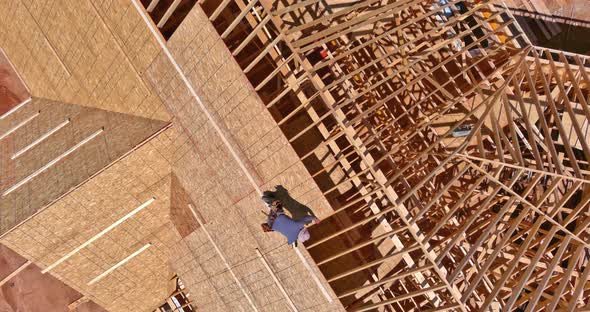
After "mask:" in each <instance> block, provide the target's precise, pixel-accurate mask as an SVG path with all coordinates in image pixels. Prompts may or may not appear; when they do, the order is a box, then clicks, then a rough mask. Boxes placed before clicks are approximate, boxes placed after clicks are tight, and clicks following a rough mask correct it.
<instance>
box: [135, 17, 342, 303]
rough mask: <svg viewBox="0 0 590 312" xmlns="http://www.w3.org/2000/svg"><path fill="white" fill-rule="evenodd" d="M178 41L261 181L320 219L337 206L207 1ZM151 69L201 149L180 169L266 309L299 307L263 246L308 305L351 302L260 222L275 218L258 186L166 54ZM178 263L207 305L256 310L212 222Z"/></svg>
mask: <svg viewBox="0 0 590 312" xmlns="http://www.w3.org/2000/svg"><path fill="white" fill-rule="evenodd" d="M168 45H169V47H170V50H171V52H172V53H173V55H174V57H175V58H176V60H177V61H178V63H179V65H180V66H181V68H182V69H183V71H184V73H185V74H186V76H187V77H188V79H189V80H190V82H191V84H192V85H193V86H194V87H195V89H196V91H197V93H198V95H199V96H200V98H201V100H202V101H203V104H204V106H205V107H206V108H207V109H208V110H209V111H210V112H211V113H212V114H213V120H214V122H215V123H216V124H218V125H219V126H220V128H221V131H222V132H223V134H224V136H225V138H226V139H227V140H228V141H229V143H230V144H231V145H232V146H233V147H234V148H235V150H236V153H237V154H238V155H239V157H240V158H241V161H242V162H243V163H244V165H245V166H246V167H247V168H248V170H249V172H250V173H251V174H252V175H253V177H254V180H255V181H256V183H257V184H258V185H260V186H261V188H263V189H270V188H273V187H274V186H275V185H283V186H284V187H285V188H286V189H288V190H289V192H290V194H291V196H293V197H294V198H296V199H297V200H299V201H300V202H302V203H304V204H307V205H309V206H310V207H312V209H313V210H314V211H315V212H316V214H318V215H319V216H320V217H321V216H322V215H324V214H327V213H328V212H329V211H330V210H331V208H329V206H328V203H327V202H326V200H325V198H324V197H323V196H322V195H321V192H320V191H319V189H318V188H317V185H316V184H315V183H314V181H313V180H311V179H310V176H309V173H308V172H307V171H306V169H305V167H304V166H303V164H302V163H301V161H300V160H299V158H298V156H297V155H296V153H295V152H294V150H293V149H292V148H291V146H290V145H289V143H288V141H287V139H286V138H285V136H284V135H283V134H282V133H281V130H280V129H279V128H278V127H277V125H276V122H275V121H274V120H273V119H272V117H271V115H270V114H269V113H268V111H267V110H266V108H265V106H264V104H263V103H262V102H261V101H260V99H259V98H258V96H257V95H256V93H255V92H254V90H253V88H252V86H251V84H250V83H249V82H248V80H247V79H246V77H245V76H244V75H243V73H242V71H241V69H240V67H239V66H238V64H237V63H236V62H235V60H234V59H233V58H232V57H231V55H230V53H229V51H228V50H227V48H226V46H225V44H224V43H223V42H222V41H221V40H220V38H219V35H218V34H217V33H216V31H215V30H214V29H213V27H212V26H211V24H210V23H209V22H208V19H207V17H206V16H205V14H204V13H203V11H202V10H201V8H200V7H199V6H195V7H194V8H193V9H192V11H191V12H190V13H189V15H188V16H187V18H186V19H185V20H184V21H183V23H182V24H181V26H180V27H179V28H178V29H177V31H176V32H175V34H174V35H173V36H172V38H171V40H170V41H169V42H168ZM146 76H147V78H148V80H149V81H150V83H151V85H152V86H153V88H154V90H156V91H157V92H158V94H159V95H160V97H161V98H162V100H163V101H164V103H165V104H166V106H167V107H168V108H169V110H170V111H171V112H172V113H173V115H174V116H175V117H176V120H177V121H178V122H179V123H180V124H181V125H182V126H183V128H184V129H185V131H186V133H187V134H188V136H189V138H190V141H191V143H192V144H193V147H194V149H189V150H188V152H187V153H186V154H185V155H184V156H183V157H182V158H180V159H179V160H178V162H177V163H176V164H175V166H174V169H173V171H174V172H175V174H176V175H177V176H178V179H179V181H180V183H181V184H182V187H183V188H184V189H185V190H186V192H187V193H188V194H189V196H190V197H191V199H192V202H193V203H194V206H195V208H196V210H198V212H199V213H200V214H201V215H202V216H203V218H204V219H205V221H206V225H205V227H206V229H207V230H208V231H209V233H210V234H211V236H212V238H213V241H214V242H215V243H216V244H218V246H219V248H220V250H221V252H222V253H223V254H224V256H225V258H226V259H227V261H228V264H229V265H230V266H231V267H232V270H233V271H234V272H235V274H236V276H237V278H238V279H239V280H240V282H241V284H242V286H243V288H244V291H245V292H246V293H247V294H248V295H249V296H250V297H251V298H252V300H253V302H254V305H255V306H256V307H257V308H258V309H260V310H261V311H286V310H288V309H290V308H289V307H288V305H287V301H286V300H285V299H284V296H283V295H282V293H281V292H280V290H279V288H278V287H277V285H276V284H275V283H274V282H273V280H272V277H271V275H270V274H269V273H268V271H266V269H265V268H264V266H263V263H262V262H261V260H260V259H259V258H258V256H257V254H256V252H255V248H259V249H260V250H261V251H262V252H263V254H265V256H266V257H267V259H268V260H269V262H270V265H271V267H272V268H273V270H274V271H275V272H276V274H277V277H278V279H279V280H280V281H281V283H282V284H283V285H284V287H285V288H286V291H287V293H288V294H289V296H290V297H291V298H292V299H293V301H294V302H295V305H296V306H297V307H298V308H299V309H301V310H305V309H313V310H314V311H337V310H339V309H342V307H341V306H339V303H338V301H337V300H335V301H334V304H329V303H328V302H327V301H326V299H325V298H324V297H323V296H322V294H321V292H320V291H319V290H318V288H317V286H316V284H315V283H314V281H313V279H312V277H311V276H310V274H309V272H308V271H307V270H306V269H305V267H304V266H303V264H302V263H301V261H300V260H299V259H298V257H297V256H296V254H295V252H294V251H293V250H292V248H291V247H289V246H287V245H286V241H285V239H284V237H281V236H280V235H278V234H274V233H273V234H267V233H263V232H262V231H261V230H260V223H262V222H264V220H265V216H264V215H263V214H262V213H261V211H260V210H262V209H263V206H262V202H261V201H260V199H259V198H258V194H257V193H256V192H255V190H254V188H253V186H252V184H251V182H250V181H249V179H248V178H247V177H246V175H245V174H244V173H243V170H242V169H241V168H240V166H239V164H238V162H236V160H235V159H234V157H233V156H232V155H231V153H230V151H229V150H228V148H227V146H226V145H225V144H224V143H223V141H222V139H221V137H220V136H219V134H218V133H217V132H216V131H215V129H214V128H213V127H212V125H211V122H210V121H209V120H208V119H207V118H206V116H205V115H204V114H203V112H202V110H201V108H200V107H199V106H198V104H197V103H196V102H195V99H194V98H192V97H191V95H190V93H189V91H188V89H187V87H186V86H185V85H184V84H183V83H182V81H181V78H180V76H179V75H178V74H177V73H176V72H175V70H174V69H173V67H172V65H171V63H170V62H169V60H168V59H167V58H166V57H165V55H163V54H160V55H159V56H158V57H157V58H156V59H155V61H154V63H153V64H152V66H151V67H150V68H149V69H148V70H147V75H146ZM171 261H172V263H173V267H174V268H175V270H176V271H177V272H178V273H179V276H180V277H181V279H182V280H183V281H184V283H185V285H186V286H187V288H188V289H189V292H190V293H191V294H193V301H194V303H195V305H196V306H198V307H199V308H201V309H203V310H205V311H233V310H238V309H239V307H241V308H242V309H246V310H248V309H251V307H250V304H249V302H248V300H247V299H246V297H245V296H244V295H243V293H242V290H241V289H240V287H238V285H237V283H236V281H235V280H234V279H233V277H232V276H231V274H229V272H228V270H227V267H226V266H225V265H224V263H223V261H221V257H220V256H219V255H218V254H217V253H216V252H215V251H214V248H213V245H212V244H211V242H210V241H209V240H208V239H207V238H206V236H205V234H204V231H203V230H202V229H200V228H199V229H197V230H196V231H195V232H193V233H191V234H189V235H188V236H186V237H185V238H184V239H183V240H182V241H181V243H180V246H179V248H178V249H177V252H176V254H175V256H174V257H172V259H171ZM309 261H310V262H311V260H309ZM317 274H318V275H319V273H317Z"/></svg>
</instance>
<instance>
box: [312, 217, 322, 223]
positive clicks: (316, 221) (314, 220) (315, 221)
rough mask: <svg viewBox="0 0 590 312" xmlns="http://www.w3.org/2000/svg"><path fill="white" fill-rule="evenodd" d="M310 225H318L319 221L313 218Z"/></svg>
mask: <svg viewBox="0 0 590 312" xmlns="http://www.w3.org/2000/svg"><path fill="white" fill-rule="evenodd" d="M311 223H313V224H320V219H318V218H313V221H311Z"/></svg>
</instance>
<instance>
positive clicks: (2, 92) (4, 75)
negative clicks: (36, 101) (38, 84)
mask: <svg viewBox="0 0 590 312" xmlns="http://www.w3.org/2000/svg"><path fill="white" fill-rule="evenodd" d="M28 97H29V93H28V92H27V89H26V87H25V86H24V84H23V83H22V81H21V80H20V78H19V77H18V75H17V74H16V72H15V71H14V69H13V68H12V65H10V63H9V62H8V59H7V58H6V55H5V54H4V52H3V51H2V50H0V115H1V114H3V113H5V112H7V111H9V110H10V109H11V108H12V107H14V106H16V105H18V104H19V103H21V102H22V101H24V100H25V99H27V98H28Z"/></svg>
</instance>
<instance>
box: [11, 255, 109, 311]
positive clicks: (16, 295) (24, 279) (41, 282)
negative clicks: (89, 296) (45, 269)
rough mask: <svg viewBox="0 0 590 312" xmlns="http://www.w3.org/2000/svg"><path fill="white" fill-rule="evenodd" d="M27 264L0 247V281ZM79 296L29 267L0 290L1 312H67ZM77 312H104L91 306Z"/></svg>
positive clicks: (34, 268)
mask: <svg viewBox="0 0 590 312" xmlns="http://www.w3.org/2000/svg"><path fill="white" fill-rule="evenodd" d="M25 262H26V260H25V259H24V258H23V257H21V256H20V255H18V254H17V253H15V252H14V251H12V250H10V249H9V248H7V247H5V246H3V245H0V280H2V279H4V277H6V276H8V275H9V274H10V273H11V272H13V271H14V270H16V269H17V268H18V267H20V266H21V265H22V264H23V263H25ZM81 297H82V295H81V294H80V293H78V292H77V291H75V290H74V289H72V288H70V287H69V286H67V285H65V284H64V283H62V282H61V281H59V280H57V279H56V278H54V277H53V276H51V275H50V274H42V273H41V270H40V269H39V268H38V267H37V266H36V265H34V264H32V265H29V266H28V267H27V268H26V269H24V270H23V271H21V272H20V273H19V274H17V275H16V276H15V277H13V278H12V279H11V280H9V281H8V282H7V283H6V284H4V285H3V286H2V288H1V289H0V311H1V312H62V311H63V312H69V311H70V310H69V309H68V305H69V304H70V303H72V302H74V301H76V300H78V299H79V298H81ZM73 311H76V312H105V310H104V309H103V308H101V307H100V306H98V305H97V304H95V303H94V302H86V303H83V304H81V305H80V306H78V308H76V309H75V310H73Z"/></svg>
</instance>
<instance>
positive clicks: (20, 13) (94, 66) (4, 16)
mask: <svg viewBox="0 0 590 312" xmlns="http://www.w3.org/2000/svg"><path fill="white" fill-rule="evenodd" d="M138 26H139V27H138ZM0 27H2V32H0V46H2V47H3V48H4V50H5V51H6V54H7V55H8V57H9V59H10V60H11V61H12V62H13V64H14V65H15V67H16V69H17V71H18V72H19V73H20V74H21V76H22V77H23V79H24V80H25V83H26V84H27V85H28V87H29V88H30V89H31V93H32V94H33V95H35V96H38V97H43V98H49V99H54V100H59V101H62V102H66V103H80V104H81V105H87V106H92V107H98V108H102V109H106V110H112V111H115V112H121V113H128V114H133V115H138V116H142V117H148V118H153V119H159V120H170V115H169V114H168V113H167V112H166V110H165V108H164V107H163V106H162V103H161V101H160V99H159V98H158V97H157V96H155V95H154V94H153V92H152V91H151V89H150V88H149V86H148V85H147V84H146V82H145V81H144V79H143V78H142V76H141V75H142V73H143V71H144V70H145V68H146V67H147V66H148V65H149V64H150V63H151V62H152V60H153V58H154V57H155V55H156V54H157V53H158V52H159V48H158V46H157V43H156V41H155V38H154V37H153V36H151V35H150V33H149V30H148V29H147V28H146V27H145V25H144V24H143V21H142V20H141V17H140V16H139V14H138V13H137V12H136V10H135V9H134V8H133V5H132V3H131V1H124V2H123V1H64V0H62V1H43V0H23V1H9V0H2V1H0Z"/></svg>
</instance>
